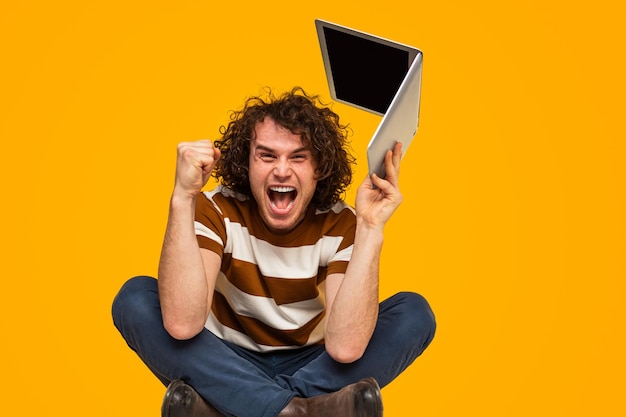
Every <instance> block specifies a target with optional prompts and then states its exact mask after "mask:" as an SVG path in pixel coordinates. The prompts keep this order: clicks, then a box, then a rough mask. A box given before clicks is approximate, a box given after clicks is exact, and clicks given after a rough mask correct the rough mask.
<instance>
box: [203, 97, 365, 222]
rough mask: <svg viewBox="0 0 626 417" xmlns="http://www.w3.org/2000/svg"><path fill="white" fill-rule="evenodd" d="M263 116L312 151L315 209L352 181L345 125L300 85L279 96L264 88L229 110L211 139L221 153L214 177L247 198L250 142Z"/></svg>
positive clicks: (323, 206)
mask: <svg viewBox="0 0 626 417" xmlns="http://www.w3.org/2000/svg"><path fill="white" fill-rule="evenodd" d="M266 117H270V118H271V119H272V120H274V122H276V123H277V124H278V125H280V126H282V127H284V128H286V129H289V131H291V133H293V134H296V135H300V137H301V138H302V144H303V145H304V146H305V147H307V148H308V149H309V150H310V151H311V153H312V155H313V157H314V158H315V160H316V161H317V170H316V176H317V180H318V182H317V188H316V189H315V193H314V195H313V199H312V200H311V204H312V205H313V206H314V207H315V208H316V209H320V210H326V209H329V208H330V207H331V206H332V205H333V204H335V203H336V202H337V201H339V200H340V199H341V198H342V197H343V195H344V193H345V191H346V189H347V188H348V186H349V185H350V183H351V182H352V166H353V164H354V163H355V158H354V156H353V155H352V154H351V153H350V152H349V149H348V148H349V140H348V136H349V133H350V130H349V127H348V125H347V124H346V125H342V124H341V123H340V122H339V116H338V115H337V114H336V113H334V112H333V111H332V110H330V108H329V107H328V106H327V105H325V104H324V103H322V102H321V100H320V99H319V96H317V95H308V94H307V93H306V92H305V91H304V90H303V89H302V88H301V87H294V88H293V89H292V90H291V91H289V92H286V93H283V94H282V95H281V96H279V97H275V96H274V95H273V93H272V92H271V90H270V89H267V97H266V98H262V97H260V96H253V97H250V98H248V99H247V100H246V101H245V103H244V106H243V108H242V109H241V110H239V111H233V112H232V113H231V116H230V120H231V121H230V122H229V123H228V125H227V126H221V127H220V134H221V135H222V138H221V139H219V140H216V141H215V146H216V147H217V148H219V150H220V151H221V153H222V156H221V158H220V159H219V160H218V162H217V165H216V166H215V170H214V171H213V176H214V177H215V178H216V179H217V180H218V181H219V182H220V183H222V184H223V185H225V186H226V187H228V188H230V189H232V190H233V191H236V192H239V193H242V194H244V195H247V196H249V197H252V191H251V189H250V180H249V178H248V164H249V156H250V141H251V140H252V139H253V136H254V132H255V127H256V125H257V124H258V123H261V122H263V120H264V119H265V118H266Z"/></svg>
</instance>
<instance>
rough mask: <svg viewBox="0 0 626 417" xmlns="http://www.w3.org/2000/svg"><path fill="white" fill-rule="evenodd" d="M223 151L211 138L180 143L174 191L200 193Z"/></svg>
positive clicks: (190, 193)
mask: <svg viewBox="0 0 626 417" xmlns="http://www.w3.org/2000/svg"><path fill="white" fill-rule="evenodd" d="M220 156H221V152H220V150H219V149H217V148H216V147H215V146H213V143H212V142H211V141H210V140H199V141H195V142H182V143H180V144H179V145H178V158H177V161H176V182H175V185H174V193H175V194H176V193H182V194H186V195H187V196H190V197H195V196H196V195H198V194H199V193H200V192H201V190H202V187H204V185H205V184H206V183H207V181H208V180H209V178H210V177H211V172H212V171H213V167H215V164H216V163H217V161H218V159H220Z"/></svg>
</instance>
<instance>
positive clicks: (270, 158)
mask: <svg viewBox="0 0 626 417" xmlns="http://www.w3.org/2000/svg"><path fill="white" fill-rule="evenodd" d="M259 157H260V158H261V159H262V160H264V161H267V162H269V161H273V160H274V155H272V154H271V153H262V154H261V155H259Z"/></svg>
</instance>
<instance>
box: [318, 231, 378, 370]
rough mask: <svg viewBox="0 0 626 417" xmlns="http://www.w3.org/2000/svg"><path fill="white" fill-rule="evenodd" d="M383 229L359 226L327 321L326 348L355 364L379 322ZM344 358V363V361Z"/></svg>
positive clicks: (344, 360)
mask: <svg viewBox="0 0 626 417" xmlns="http://www.w3.org/2000/svg"><path fill="white" fill-rule="evenodd" d="M382 244H383V233H382V229H379V228H370V227H368V226H361V227H358V226H357V230H356V235H355V241H354V250H353V252H352V258H351V260H350V263H349V265H348V269H347V270H346V273H345V276H344V278H343V281H342V283H341V286H340V287H339V290H338V291H337V294H336V296H335V299H334V300H333V304H332V309H331V311H330V313H329V316H328V317H327V320H328V322H327V325H326V346H327V349H328V350H330V352H329V353H331V356H333V353H332V352H337V353H336V354H335V356H337V358H336V359H338V360H340V361H342V362H352V361H354V360H356V359H358V358H359V357H360V356H361V355H362V354H363V352H364V351H365V348H366V347H367V345H368V343H369V341H370V338H371V337H372V334H373V332H374V328H375V327H376V322H377V319H378V302H379V300H378V294H379V292H378V288H379V285H378V274H379V264H380V253H381V249H382ZM342 358H343V359H342Z"/></svg>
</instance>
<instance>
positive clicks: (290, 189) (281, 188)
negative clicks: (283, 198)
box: [270, 187, 295, 193]
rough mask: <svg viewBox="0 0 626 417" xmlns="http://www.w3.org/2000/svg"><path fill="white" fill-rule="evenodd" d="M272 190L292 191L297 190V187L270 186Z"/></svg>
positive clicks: (280, 191)
mask: <svg viewBox="0 0 626 417" xmlns="http://www.w3.org/2000/svg"><path fill="white" fill-rule="evenodd" d="M270 190H272V191H274V192H277V193H290V192H292V191H295V188H293V187H270Z"/></svg>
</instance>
